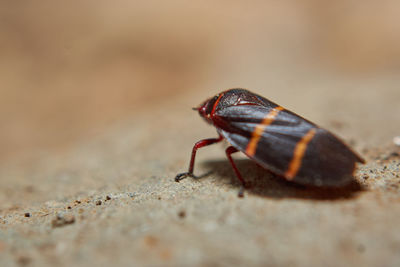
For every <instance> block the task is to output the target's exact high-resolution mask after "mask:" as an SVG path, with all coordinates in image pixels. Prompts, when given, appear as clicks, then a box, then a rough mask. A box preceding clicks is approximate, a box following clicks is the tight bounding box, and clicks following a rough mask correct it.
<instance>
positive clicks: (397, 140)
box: [393, 136, 400, 146]
mask: <svg viewBox="0 0 400 267" xmlns="http://www.w3.org/2000/svg"><path fill="white" fill-rule="evenodd" d="M393 143H394V144H395V145H396V146H400V136H395V137H394V138H393Z"/></svg>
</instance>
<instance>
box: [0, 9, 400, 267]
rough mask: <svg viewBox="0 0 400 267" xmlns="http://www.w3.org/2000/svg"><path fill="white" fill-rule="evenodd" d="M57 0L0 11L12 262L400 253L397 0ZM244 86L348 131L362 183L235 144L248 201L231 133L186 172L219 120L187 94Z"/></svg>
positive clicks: (3, 240) (5, 219)
mask: <svg viewBox="0 0 400 267" xmlns="http://www.w3.org/2000/svg"><path fill="white" fill-rule="evenodd" d="M51 3H53V2H49V4H48V5H47V6H44V5H43V6H40V5H39V6H36V4H35V5H34V4H32V6H30V5H24V6H19V5H17V4H12V5H8V6H7V5H5V4H4V3H3V4H2V5H4V6H3V8H1V9H0V10H1V11H0V12H1V16H2V18H3V21H5V22H6V23H5V24H1V26H0V27H2V30H5V31H4V32H5V34H4V35H1V36H2V37H0V38H3V40H2V41H3V44H4V45H3V47H2V50H1V51H2V52H3V55H2V58H4V60H2V61H1V62H0V71H1V72H0V74H1V75H2V76H3V77H4V79H1V83H2V84H1V87H0V88H1V89H0V90H1V91H0V92H1V93H2V97H1V98H0V103H1V107H0V109H1V113H0V114H1V117H0V119H1V121H0V123H1V126H2V131H1V133H0V137H1V138H0V142H1V143H0V144H1V147H2V151H1V152H0V158H1V159H2V161H1V164H0V266H18V265H32V266H55V265H58V266H71V265H74V266H94V265H99V266H106V265H113V266H128V265H129V266H133V265H134V266H140V265H143V266H159V265H169V266H189V265H191V266H232V265H241V266H260V265H262V266H398V265H399V264H400V253H399V252H400V232H399V231H398V226H399V225H400V177H399V175H400V170H399V168H400V156H399V154H400V148H399V147H396V146H395V145H394V144H393V142H392V140H393V137H395V136H397V135H400V127H399V123H398V122H399V114H400V105H399V104H398V103H400V90H399V84H400V78H399V77H400V76H399V75H398V71H397V69H396V67H397V66H399V63H400V57H399V53H398V47H400V46H399V41H400V40H399V39H398V37H397V36H395V35H392V34H391V33H392V32H393V31H396V27H397V26H396V25H400V24H399V23H394V22H393V20H395V18H397V15H396V16H395V15H393V14H392V13H395V12H393V11H392V10H394V9H395V7H397V4H396V3H397V2H393V1H392V2H391V1H385V4H382V5H381V6H379V8H380V10H381V11H382V13H379V14H381V15H378V13H375V12H373V11H374V10H376V9H377V8H378V7H377V6H375V5H374V4H368V5H363V9H362V10H361V9H359V8H357V5H355V6H352V5H347V4H346V1H338V2H337V4H336V5H333V4H332V5H333V6H331V7H330V8H329V12H328V11H327V9H326V8H325V7H321V6H320V4H318V1H307V2H306V4H304V3H303V1H302V2H300V1H299V2H298V3H297V2H293V4H283V3H282V4H273V3H275V1H274V2H271V3H269V2H266V3H265V4H262V3H258V4H257V5H254V6H242V5H241V4H239V3H234V4H232V3H230V4H229V5H228V4H227V3H225V2H220V3H218V4H215V3H214V2H213V3H214V4H213V5H211V2H210V3H207V2H204V3H203V2H202V3H201V4H199V3H198V4H197V5H196V4H194V5H193V4H191V5H183V6H182V4H180V3H178V2H175V1H172V2H171V3H169V4H168V5H165V6H162V5H160V4H156V3H155V2H154V3H151V2H149V4H146V5H137V3H136V4H131V6H129V7H127V6H125V5H123V3H122V2H121V3H119V2H118V3H119V4H117V5H113V6H109V5H107V4H106V2H96V3H98V4H96V8H94V5H93V4H88V5H87V6H77V4H75V6H74V7H75V8H69V7H68V6H59V5H58V4H57V5H56V4H51ZM77 7H79V8H77ZM49 10H51V12H48V11H49ZM43 14H47V15H48V16H45V15H43ZM395 14H397V13H395ZM19 18H24V19H25V20H22V19H19ZM284 18H287V19H284ZM366 18H368V21H371V20H373V21H375V24H374V25H375V27H369V26H368V24H365V23H364V22H365V21H366V20H367V19H366ZM48 20H50V21H51V22H52V23H48ZM316 22H318V23H316ZM99 25H100V26H99ZM366 25H367V26H366ZM60 29H64V30H63V31H61V30H60ZM327 32H329V34H327ZM4 36H5V37H4ZM372 36H379V38H372ZM371 40H374V41H371ZM377 40H379V42H378V41H377ZM61 48H62V49H61ZM60 49H61V50H60ZM60 51H62V52H60ZM21 77H22V78H21ZM236 86H242V87H246V88H249V89H251V90H253V91H255V92H257V93H259V94H261V95H264V96H266V97H267V98H270V99H271V100H273V101H275V102H277V103H279V104H281V105H283V106H284V107H287V108H289V109H291V110H293V111H295V112H297V113H299V114H301V115H303V116H305V117H306V118H308V119H310V120H312V121H314V122H316V123H318V124H320V125H322V126H324V127H326V128H328V129H330V130H331V131H333V132H334V133H336V134H337V135H339V136H341V137H342V138H343V139H344V140H345V141H346V142H347V143H349V144H350V145H351V146H352V147H353V148H355V150H357V151H358V152H359V153H360V154H361V155H362V156H363V157H365V159H366V160H367V164H365V165H362V166H360V167H359V170H358V171H357V172H356V174H355V182H354V183H353V184H352V185H350V186H349V187H346V188H341V189H336V190H317V189H313V188H306V187H302V186H297V185H294V184H291V183H288V182H285V181H284V180H282V179H281V178H279V177H275V176H273V175H272V174H270V173H269V172H267V171H265V170H263V169H261V168H260V167H258V166H256V165H255V164H254V163H252V162H251V161H249V160H247V159H245V158H244V157H241V156H239V155H237V156H236V155H235V159H236V160H237V162H238V167H239V169H240V170H241V171H242V172H243V174H244V176H245V178H246V180H248V181H250V183H251V185H252V187H251V188H250V189H249V190H247V191H246V193H245V197H244V198H243V199H239V198H237V192H238V189H239V187H240V184H239V183H238V181H236V179H235V177H234V174H233V171H232V169H231V167H230V166H229V163H228V161H227V160H226V158H225V155H224V152H223V151H224V150H223V145H215V146H212V147H209V148H204V149H201V150H200V152H199V155H198V158H197V164H196V169H195V172H196V173H199V174H200V173H204V172H207V171H209V170H212V171H213V173H212V174H211V175H209V176H208V177H205V178H203V179H201V180H199V181H196V180H193V179H186V180H184V181H182V182H180V183H176V182H174V180H173V178H174V176H175V175H176V173H178V172H182V171H185V170H186V168H187V165H188V163H189V154H190V150H191V148H192V146H193V144H194V142H195V141H198V140H200V139H202V138H208V137H214V136H215V130H214V129H212V127H209V126H208V125H206V124H205V123H204V122H203V120H202V119H201V118H200V117H199V116H198V115H197V114H196V113H195V112H193V111H191V110H190V108H191V107H193V106H196V105H198V104H199V103H200V102H201V101H203V100H205V99H206V98H207V97H209V96H212V95H213V94H215V93H217V92H219V91H220V90H224V89H227V88H230V87H236ZM224 145H226V144H224ZM3 148H4V149H3ZM27 216H29V217H27Z"/></svg>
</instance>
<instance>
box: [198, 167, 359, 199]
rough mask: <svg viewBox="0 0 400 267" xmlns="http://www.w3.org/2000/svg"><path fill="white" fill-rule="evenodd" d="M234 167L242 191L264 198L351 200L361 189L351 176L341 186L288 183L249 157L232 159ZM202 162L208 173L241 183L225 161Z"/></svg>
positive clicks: (235, 183) (236, 183)
mask: <svg viewBox="0 0 400 267" xmlns="http://www.w3.org/2000/svg"><path fill="white" fill-rule="evenodd" d="M235 163H236V166H237V167H238V169H239V171H240V172H241V174H242V176H243V178H244V180H245V181H246V184H247V188H246V191H245V193H248V194H254V195H258V196H262V197H267V198H300V199H310V200H341V199H351V198H353V197H355V196H356V195H357V193H359V192H362V191H363V188H362V187H361V185H360V183H358V182H357V181H356V180H355V179H354V180H353V181H352V182H351V183H349V184H348V185H346V186H343V187H315V186H305V185H300V184H296V183H294V182H289V181H287V180H285V178H283V177H280V176H278V175H275V174H273V173H271V172H270V171H268V170H266V169H264V168H262V167H260V166H259V165H257V164H256V163H254V162H253V161H251V160H249V159H236V160H235ZM203 165H204V166H205V167H206V168H207V169H209V170H210V171H212V174H213V175H215V176H216V177H219V178H221V179H224V180H228V182H229V183H232V184H234V185H236V186H237V187H238V189H239V188H240V186H241V183H240V181H239V180H238V179H237V177H236V175H235V173H234V171H233V169H232V166H231V165H230V163H229V161H227V160H217V161H206V162H204V163H203Z"/></svg>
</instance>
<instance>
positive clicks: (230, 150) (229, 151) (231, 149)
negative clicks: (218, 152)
mask: <svg viewBox="0 0 400 267" xmlns="http://www.w3.org/2000/svg"><path fill="white" fill-rule="evenodd" d="M238 151H239V150H237V149H236V148H235V147H233V146H230V147H228V148H227V149H226V150H225V153H226V156H227V157H228V159H229V162H230V163H231V165H232V168H233V170H234V171H235V174H236V177H237V178H238V179H239V181H240V182H241V183H242V186H241V187H240V189H239V193H238V197H243V195H244V189H245V187H246V182H245V181H244V179H243V177H242V175H241V174H240V172H239V169H238V168H237V166H236V164H235V162H234V161H233V159H232V154H233V153H236V152H238Z"/></svg>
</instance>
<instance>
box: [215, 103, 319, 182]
mask: <svg viewBox="0 0 400 267" xmlns="http://www.w3.org/2000/svg"><path fill="white" fill-rule="evenodd" d="M274 111H278V112H276V114H275V116H271V115H270V120H269V121H268V120H266V118H267V117H268V115H269V114H271V113H273V112H274ZM215 115H216V116H218V119H216V121H217V124H218V125H217V127H218V129H219V130H220V133H221V134H222V136H224V138H226V139H227V140H228V142H230V143H231V144H232V145H233V146H234V147H236V148H237V149H239V150H241V151H242V152H244V153H245V154H246V155H247V156H249V157H250V158H252V159H254V160H255V161H256V162H257V163H259V164H260V165H261V166H263V167H265V168H267V169H269V170H271V171H273V172H275V173H277V174H280V175H284V174H285V171H286V170H287V167H288V165H289V162H290V160H291V159H292V157H293V151H294V149H295V146H296V144H297V143H298V142H299V141H300V140H301V138H302V137H303V136H304V134H305V133H307V131H309V130H310V129H311V128H313V127H315V125H313V124H312V123H310V122H308V121H306V120H304V119H302V118H301V117H299V116H297V115H295V114H293V113H292V112H290V111H287V110H279V109H277V107H275V108H272V107H270V106H259V105H237V106H231V107H226V108H224V109H222V110H220V111H218V112H216V114H215ZM249 147H253V149H249Z"/></svg>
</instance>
